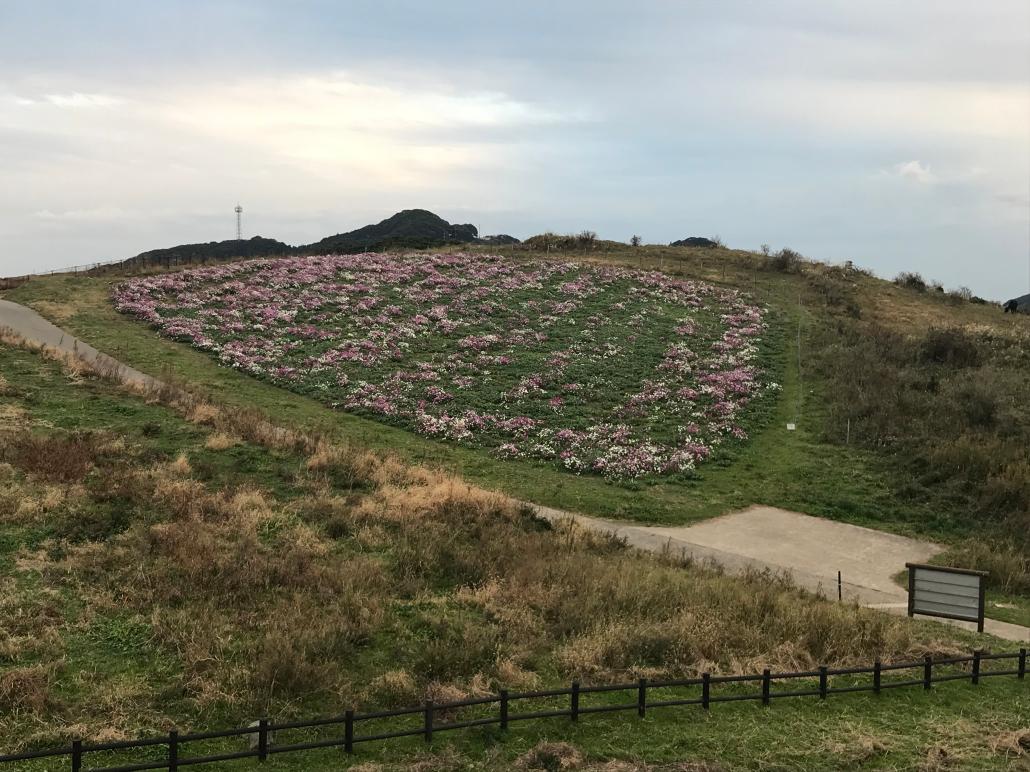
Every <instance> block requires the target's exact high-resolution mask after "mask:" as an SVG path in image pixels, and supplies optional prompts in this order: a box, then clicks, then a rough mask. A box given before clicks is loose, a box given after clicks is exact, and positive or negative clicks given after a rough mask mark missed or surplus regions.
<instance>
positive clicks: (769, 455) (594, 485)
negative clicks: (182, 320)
mask: <svg viewBox="0 0 1030 772" xmlns="http://www.w3.org/2000/svg"><path fill="white" fill-rule="evenodd" d="M114 281H116V280H114V279H109V278H82V277H70V276H54V277H47V278H42V279H38V280H33V281H31V282H28V283H27V284H25V285H23V286H22V287H19V288H18V289H16V290H13V291H10V292H7V293H6V294H5V296H6V297H8V298H9V299H11V300H14V301H16V302H22V303H25V304H26V305H29V306H35V307H37V308H39V309H40V310H41V311H42V312H43V313H44V314H46V313H48V312H49V313H51V315H53V306H52V305H48V304H61V306H62V313H61V317H62V318H61V319H60V320H59V323H60V324H61V326H63V327H64V328H65V329H68V330H70V331H71V332H73V333H74V334H76V335H78V336H79V337H81V338H83V339H84V340H87V341H90V342H91V343H92V344H94V345H95V346H96V347H97V348H99V349H100V350H102V351H104V352H106V353H109V354H111V355H112V356H114V357H116V358H118V359H120V360H122V361H124V362H126V363H128V364H130V365H132V366H133V367H136V368H138V369H140V370H142V371H144V372H147V373H149V374H151V375H154V376H157V377H167V376H169V375H170V376H172V377H174V378H176V379H180V380H182V381H186V382H188V383H190V384H193V385H195V386H197V387H199V388H201V389H202V390H204V391H206V392H208V393H210V394H211V395H212V397H213V398H214V399H216V400H217V401H219V402H224V403H226V404H230V405H236V406H240V407H248V406H252V407H257V408H259V409H261V410H263V411H265V412H267V413H268V414H269V415H272V416H274V417H275V418H276V419H277V420H280V421H282V422H284V423H287V424H291V425H298V426H303V427H305V428H307V429H313V430H317V431H321V432H323V433H325V434H326V435H328V436H331V437H335V438H340V439H351V440H355V441H357V442H360V443H362V444H364V445H367V446H369V447H372V448H378V449H384V450H391V451H394V452H397V453H398V454H400V455H401V456H402V457H404V458H406V459H408V460H411V461H415V462H424V463H429V464H431V465H436V466H439V467H442V468H445V469H449V470H452V471H455V472H457V473H460V474H461V475H462V476H463V477H465V478H466V479H468V480H470V481H472V482H475V483H477V484H479V485H481V486H484V487H487V488H492V489H496V490H501V491H504V492H505V493H508V494H510V495H512V496H515V497H518V498H521V499H524V500H530V501H533V502H535V503H539V504H543V505H547V506H552V507H557V508H560V509H568V510H572V511H578V512H583V513H588V514H592V515H597V516H603V517H613V518H620V519H628V520H638V521H643V522H650V523H659V524H679V523H687V522H691V521H696V520H698V519H702V518H708V517H712V516H715V515H719V514H723V513H725V512H728V511H732V510H735V509H740V508H743V507H746V506H749V505H751V504H756V503H758V504H767V505H771V506H780V507H784V508H788V509H793V510H798V511H803V512H807V513H809V514H813V515H820V516H824V517H830V518H834V519H840V520H846V521H849V522H854V523H858V524H863V525H872V526H876V527H879V528H885V529H889V530H895V531H899V532H903V533H931V534H932V533H939V529H938V528H937V524H935V523H934V522H933V520H932V515H931V514H930V513H928V512H927V511H926V510H925V509H922V508H913V507H908V508H907V509H906V508H905V507H902V506H900V505H899V504H897V503H896V502H895V501H894V499H893V498H892V497H891V496H890V485H889V476H888V473H887V471H886V470H885V469H884V468H883V466H882V464H881V463H880V462H879V460H878V459H876V458H875V457H874V456H873V455H872V454H870V453H868V452H864V451H859V450H854V449H849V448H844V447H841V446H839V445H833V444H829V443H826V442H824V441H822V440H821V439H820V436H821V424H820V421H819V416H818V412H817V410H818V402H817V401H816V400H813V399H812V398H811V397H812V395H811V394H810V393H809V392H810V390H811V389H812V388H813V386H814V385H813V384H809V383H808V382H807V381H805V382H802V380H801V378H800V377H799V371H798V357H797V350H796V330H797V321H798V315H799V314H800V315H801V320H802V330H803V340H802V347H803V348H804V345H805V343H804V340H805V337H807V330H808V329H809V327H810V325H813V324H818V323H819V318H818V317H817V316H815V315H813V314H812V313H811V312H809V311H807V310H802V311H798V309H797V301H796V297H797V296H796V293H795V291H794V287H793V284H792V282H791V281H790V279H789V278H787V279H785V278H783V277H779V276H767V275H764V274H763V276H762V277H761V285H759V286H760V288H759V292H758V294H759V300H760V301H762V302H764V303H768V304H769V305H770V306H771V307H772V308H773V309H774V312H775V313H774V329H773V331H772V333H771V335H770V338H771V340H772V343H773V346H774V349H773V351H772V352H771V354H769V355H768V360H767V365H768V367H769V368H770V369H771V370H772V372H773V373H776V372H777V371H778V373H779V375H778V376H777V377H779V378H780V382H781V383H782V385H783V390H782V392H780V396H779V400H778V401H773V400H771V399H770V400H768V401H765V400H763V402H766V404H765V406H764V407H760V408H759V410H760V411H761V412H760V413H759V414H758V415H756V416H755V417H754V418H753V420H754V426H755V428H754V431H752V439H751V441H750V442H747V443H744V444H742V445H741V446H739V447H737V448H735V449H733V450H732V451H730V452H727V453H725V454H723V455H722V456H721V457H720V458H718V459H717V460H716V461H714V462H712V463H709V464H706V465H702V466H701V467H700V468H699V470H698V473H697V475H696V477H695V478H694V479H693V480H691V481H688V482H687V483H668V482H661V481H659V482H654V483H646V482H636V483H630V484H613V483H610V482H606V481H605V480H603V479H601V478H600V477H597V476H594V475H579V476H577V475H574V474H571V473H568V472H564V471H561V470H558V469H555V468H554V467H552V466H551V465H550V464H549V463H546V462H532V461H502V460H498V459H496V458H493V457H491V456H490V454H489V453H488V452H486V451H482V450H476V449H470V448H462V447H456V446H453V445H449V444H445V443H441V442H435V441H433V440H430V439H427V438H424V437H421V436H418V435H415V434H412V433H409V432H407V431H404V430H402V429H398V428H396V427H391V426H387V425H384V424H381V423H378V422H375V421H371V420H368V419H364V418H360V417H357V416H353V415H349V414H347V413H344V412H340V411H334V410H331V409H328V408H326V407H325V406H324V405H322V404H320V403H319V402H317V401H315V400H312V399H309V398H306V397H303V396H301V395H297V394H293V393H290V392H287V391H285V390H283V389H280V388H278V387H276V386H273V385H271V384H269V383H265V382H263V381H260V380H257V379H255V378H252V377H249V376H247V375H244V374H242V373H239V372H236V371H234V370H231V369H229V368H225V367H221V366H219V365H218V364H217V363H216V362H214V361H213V360H212V359H211V358H210V357H209V356H208V355H206V354H204V353H202V352H199V351H195V350H192V349H191V348H190V347H189V346H187V345H185V344H180V343H176V342H173V341H169V340H166V339H163V338H161V337H160V336H159V335H158V334H157V333H156V332H155V331H154V330H152V329H150V328H148V327H147V326H146V325H143V324H141V323H138V322H136V321H133V320H132V319H129V318H127V317H125V316H123V315H121V314H119V313H117V312H116V311H115V310H114V309H113V307H112V306H111V303H110V300H109V294H110V288H111V285H112V283H113V282H114ZM799 404H800V405H801V410H800V412H799V411H798V405H799ZM788 422H796V424H797V430H796V431H793V432H788V431H787V430H786V424H787V423H788Z"/></svg>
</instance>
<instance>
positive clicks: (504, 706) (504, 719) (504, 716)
mask: <svg viewBox="0 0 1030 772" xmlns="http://www.w3.org/2000/svg"><path fill="white" fill-rule="evenodd" d="M507 730H508V690H507V689H501V731H504V732H506V731H507Z"/></svg>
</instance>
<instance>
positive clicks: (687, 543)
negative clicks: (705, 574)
mask: <svg viewBox="0 0 1030 772" xmlns="http://www.w3.org/2000/svg"><path fill="white" fill-rule="evenodd" d="M0 327H10V328H11V329H13V330H14V331H15V332H16V333H18V334H19V335H21V336H22V337H24V338H26V339H28V340H32V341H36V342H39V343H44V344H46V345H47V346H51V347H53V348H56V349H59V350H62V351H67V352H73V353H78V354H79V355H81V356H82V357H84V358H85V359H87V360H89V361H96V362H100V363H101V364H103V365H104V366H106V367H110V368H111V369H112V370H113V371H116V372H118V374H119V375H120V376H121V377H122V379H123V380H126V381H128V382H131V383H140V384H145V385H148V386H154V385H160V383H159V381H157V380H156V379H154V378H152V377H150V376H149V375H146V374H144V373H141V372H139V371H138V370H134V369H133V368H131V367H128V366H127V365H124V364H122V363H121V362H118V361H117V360H115V359H112V358H111V357H109V356H107V355H106V354H102V353H101V352H99V351H97V350H96V349H95V348H93V347H92V346H90V345H89V344H87V343H84V342H82V341H81V340H78V339H77V338H75V337H74V336H73V335H71V334H70V333H67V332H65V331H64V330H62V329H61V328H59V327H56V326H55V325H53V324H51V323H50V322H48V321H47V320H46V319H44V318H43V317H42V316H40V315H39V314H37V313H36V312H35V311H33V310H32V309H29V308H26V307H25V306H22V305H19V304H17V303H12V302H10V301H7V300H0ZM531 506H533V507H534V508H535V509H536V511H537V513H538V514H539V515H540V516H541V517H543V518H545V519H547V520H552V521H554V520H567V519H569V518H571V519H572V520H574V521H576V522H577V523H579V524H580V525H582V526H584V527H586V528H592V529H595V530H600V531H607V532H611V533H614V534H616V535H618V536H621V537H623V538H625V539H626V541H627V542H628V543H629V544H630V545H632V546H634V547H639V548H642V549H647V550H652V551H656V552H657V551H662V550H666V549H670V550H673V551H674V552H676V553H682V554H686V555H689V556H691V557H693V558H695V559H697V560H702V561H704V560H711V561H714V562H716V563H719V564H721V565H722V566H723V567H724V568H725V569H726V570H727V571H729V572H731V573H742V572H744V571H746V570H747V569H748V568H756V569H759V570H762V569H770V570H772V571H776V572H784V571H789V572H790V573H791V575H792V576H793V578H794V581H795V582H797V583H798V584H799V585H800V586H802V587H805V588H807V589H809V590H813V591H821V592H824V593H825V594H826V595H827V596H829V597H833V596H835V595H836V592H837V571H840V572H841V575H842V578H843V595H844V598H845V600H855V601H857V602H859V603H861V604H863V605H865V606H869V607H871V608H876V609H880V610H883V611H887V612H889V613H900V614H905V613H906V612H907V610H908V603H907V597H908V595H907V592H906V590H905V589H903V588H901V587H899V586H898V585H897V584H895V583H894V580H893V578H892V577H893V576H894V575H895V574H897V573H898V572H899V571H903V570H904V569H905V563H906V562H913V563H920V562H925V561H926V560H927V559H928V558H930V557H932V556H933V555H936V554H937V553H938V552H940V551H941V550H942V547H940V546H939V545H937V544H933V543H932V542H926V541H920V540H918V539H910V538H907V537H905V536H896V535H894V534H890V533H885V532H883V531H876V530H873V529H871V528H861V527H859V526H857V525H848V524H846V523H838V522H834V521H832V520H825V519H823V518H819V517H811V516H810V515H802V514H798V513H796V512H787V511H785V510H782V509H775V508H774V507H765V506H753V507H751V508H749V509H746V510H744V511H743V512H736V513H733V514H730V515H724V516H723V517H717V518H713V519H711V520H705V521H703V522H700V523H697V524H695V525H689V526H671V527H661V526H646V525H637V524H634V523H627V522H622V521H617V520H604V519H601V518H596V517H587V516H586V515H578V514H572V513H569V512H564V511H562V510H557V509H551V508H549V507H541V506H536V505H531ZM939 621H948V620H939ZM954 624H956V625H958V626H960V627H967V628H969V629H975V628H976V625H974V624H972V623H965V622H954ZM984 630H985V632H988V633H991V634H992V635H997V636H998V637H1000V638H1007V639H1009V640H1013V641H1030V628H1026V627H1021V626H1019V625H1012V624H1007V623H1005V622H998V621H995V620H993V619H989V620H987V621H986V623H985V626H984Z"/></svg>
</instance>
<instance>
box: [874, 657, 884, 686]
mask: <svg viewBox="0 0 1030 772" xmlns="http://www.w3.org/2000/svg"><path fill="white" fill-rule="evenodd" d="M881 667H883V665H881V664H880V660H876V662H874V663H873V694H879V693H880V675H881V672H880V668H881Z"/></svg>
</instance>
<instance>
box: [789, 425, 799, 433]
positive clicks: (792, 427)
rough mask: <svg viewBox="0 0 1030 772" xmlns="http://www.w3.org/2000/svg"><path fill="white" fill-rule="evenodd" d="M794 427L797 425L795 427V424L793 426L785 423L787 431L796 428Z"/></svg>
mask: <svg viewBox="0 0 1030 772" xmlns="http://www.w3.org/2000/svg"><path fill="white" fill-rule="evenodd" d="M796 428H797V427H796V426H794V424H787V431H788V432H792V431H794V429H796Z"/></svg>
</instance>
